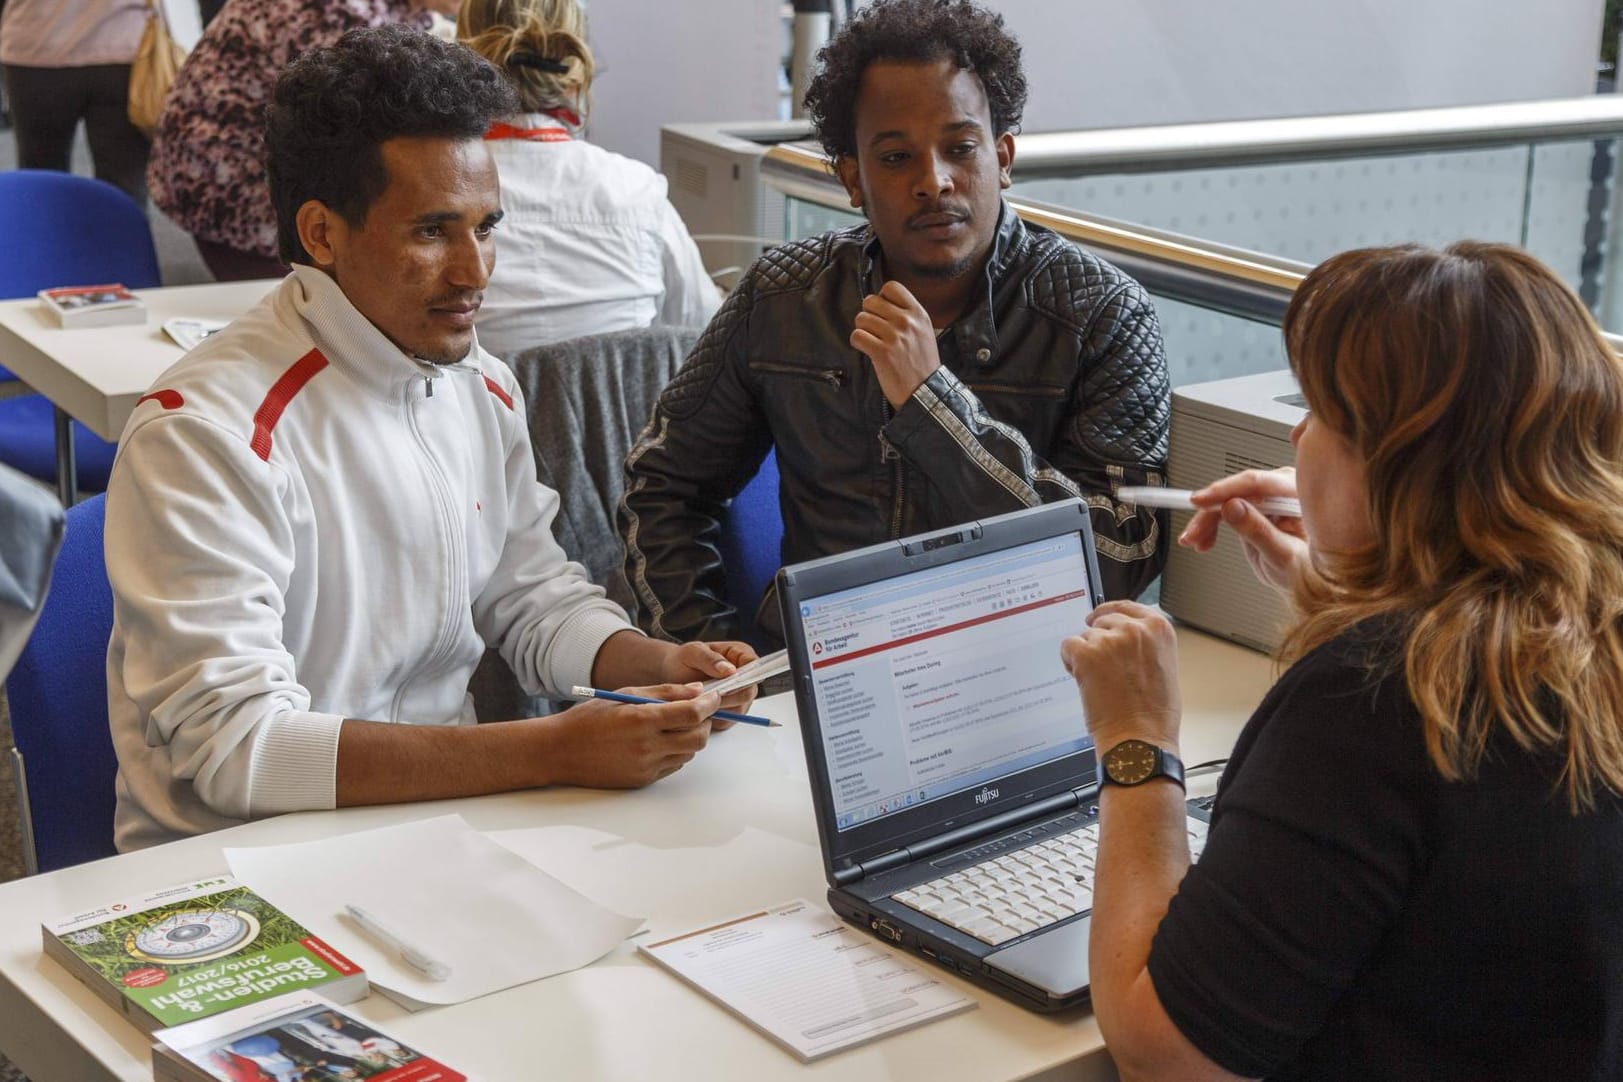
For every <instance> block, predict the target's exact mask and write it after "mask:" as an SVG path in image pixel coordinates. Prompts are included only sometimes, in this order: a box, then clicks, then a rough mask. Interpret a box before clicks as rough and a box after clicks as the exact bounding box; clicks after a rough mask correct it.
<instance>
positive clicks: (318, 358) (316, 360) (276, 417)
mask: <svg viewBox="0 0 1623 1082" xmlns="http://www.w3.org/2000/svg"><path fill="white" fill-rule="evenodd" d="M326 367H327V358H325V357H323V356H322V355H321V351H320V350H318V349H312V350H311V351H310V352H309V353H306V354H305V355H304V356H303V357H300V358H299V359H298V360H296V361H294V362H293V367H291V368H289V369H288V370H287V371H286V372H283V373H282V375H281V376H280V378H278V379H277V381H276V382H275V383H273V384H271V389H270V390H269V391H267V392H266V394H265V401H263V402H261V403H260V404H259V409H258V410H257V411H256V412H255V413H254V438H253V440H252V441H250V443H249V446H250V447H252V448H253V449H254V454H256V455H258V456H259V457H260V458H262V459H264V460H265V461H266V462H269V461H270V453H271V429H273V428H275V427H276V422H277V421H280V420H281V419H282V411H283V410H285V409H287V404H288V403H289V402H291V401H293V398H294V396H295V395H297V394H298V393H299V392H300V391H302V390H303V389H304V385H305V384H306V383H309V382H310V379H311V377H313V376H314V375H315V374H316V373H317V372H319V371H321V370H322V369H323V368H326Z"/></svg>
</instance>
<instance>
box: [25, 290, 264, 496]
mask: <svg viewBox="0 0 1623 1082" xmlns="http://www.w3.org/2000/svg"><path fill="white" fill-rule="evenodd" d="M276 285H277V282H276V280H274V279H264V280H261V281H252V282H215V283H211V284H209V285H200V286H174V287H170V288H166V289H137V290H135V294H136V296H138V297H140V298H141V300H142V302H143V303H145V304H146V306H147V319H146V324H145V325H144V326H139V325H135V324H126V325H125V326H122V327H75V328H73V329H64V328H61V327H58V326H56V325H55V323H54V322H53V321H52V320H51V318H50V317H49V316H47V315H46V314H45V311H44V308H43V306H42V305H41V304H40V302H39V300H38V299H37V298H34V297H26V298H23V299H21V300H11V301H0V363H3V364H4V365H5V366H6V367H7V368H9V369H11V370H12V371H13V372H15V373H16V374H17V376H18V378H19V379H21V380H22V381H23V382H24V383H26V384H28V385H29V386H30V387H32V388H33V389H34V390H36V391H38V392H39V393H40V394H42V395H44V396H45V397H46V398H47V399H49V400H50V402H51V404H52V405H53V406H55V407H56V410H57V427H58V430H59V433H60V432H61V431H65V429H66V425H67V418H68V417H72V418H74V419H75V420H77V421H79V422H81V423H82V424H83V425H84V426H85V427H86V428H88V429H90V431H92V432H94V433H95V434H96V435H98V436H100V437H101V438H102V439H104V440H109V441H111V442H115V443H116V442H117V441H118V437H119V435H120V434H121V433H122V432H123V431H124V422H125V421H127V420H129V416H130V411H131V410H133V409H134V408H135V403H136V400H137V399H139V398H140V397H141V396H142V395H143V394H145V393H146V390H147V388H148V387H150V386H151V385H152V383H153V381H154V380H156V379H157V378H158V377H159V376H161V375H162V374H163V373H164V371H165V370H166V369H168V367H169V366H170V365H172V364H174V363H175V362H176V361H178V360H180V358H181V354H182V351H181V348H180V347H179V346H177V345H175V343H174V342H172V341H171V340H170V339H169V336H168V335H166V334H164V333H163V325H164V323H165V322H166V321H168V320H171V319H202V320H218V321H222V322H225V321H229V320H233V319H235V318H237V317H238V316H240V315H242V313H244V312H246V311H247V310H248V309H250V308H252V307H253V306H254V305H255V304H257V303H258V302H259V301H260V299H261V298H263V297H264V296H265V295H266V294H267V293H269V292H270V291H271V290H272V289H274V288H276ZM67 449H68V452H69V454H68V455H66V456H64V453H63V442H62V438H61V436H60V434H59V436H58V440H57V473H58V487H59V489H60V488H64V485H63V481H64V476H65V479H66V481H67V482H72V480H73V465H72V462H71V461H64V458H65V457H66V458H68V459H71V450H72V444H71V443H69V444H68V445H67ZM71 488H72V485H71V484H69V485H68V486H67V487H66V488H65V489H64V491H63V492H62V495H63V501H62V502H63V503H71V502H72V500H71V498H69V497H70V496H71V494H72V493H71Z"/></svg>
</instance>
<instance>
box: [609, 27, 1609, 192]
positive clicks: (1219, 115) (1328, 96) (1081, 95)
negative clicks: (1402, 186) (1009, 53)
mask: <svg viewBox="0 0 1623 1082" xmlns="http://www.w3.org/2000/svg"><path fill="white" fill-rule="evenodd" d="M783 6H784V5H782V4H781V3H780V0H688V2H680V3H656V2H651V0H590V8H589V11H590V18H591V33H592V43H593V47H594V49H596V50H597V51H598V53H599V54H600V57H601V59H602V61H603V67H604V70H603V72H602V76H601V79H600V81H599V82H598V87H597V94H596V103H595V108H594V113H593V120H592V133H591V134H592V138H593V139H595V140H596V141H598V142H599V143H601V144H603V145H604V146H607V147H609V148H610V149H613V150H618V151H620V152H621V153H623V154H629V155H631V156H633V157H636V158H640V159H642V160H643V161H646V162H649V163H650V164H653V165H655V166H657V165H658V137H657V133H658V130H659V126H660V125H661V124H667V123H675V122H679V121H714V120H762V119H771V118H774V117H776V116H777V115H778V103H779V98H778V78H779V76H778V71H779V65H780V63H781V60H782V57H783V55H784V53H785V42H784V38H783V34H784V30H783V22H782V8H783ZM988 6H989V7H992V8H994V9H995V10H998V11H1001V12H1003V13H1004V14H1005V16H1006V17H1007V18H1008V21H1009V25H1010V27H1011V29H1012V30H1013V31H1014V32H1015V34H1016V36H1017V37H1018V38H1019V39H1020V41H1021V43H1022V45H1023V46H1024V50H1025V57H1026V70H1027V75H1028V77H1029V78H1030V81H1031V84H1032V94H1031V102H1030V105H1029V106H1028V108H1027V111H1026V124H1025V129H1026V130H1027V131H1052V130H1060V129H1065V128H1080V127H1115V126H1120V125H1130V124H1170V123H1180V122H1185V121H1199V120H1234V119H1242V118H1251V117H1265V116H1292V115H1305V114H1313V113H1335V112H1358V111H1363V110H1375V109H1403V108H1419V107H1423V106H1441V105H1465V104H1478V103H1483V102H1493V101H1514V100H1519V99H1525V98H1558V97H1571V96H1576V95H1582V94H1588V93H1591V92H1592V91H1593V89H1594V82H1595V71H1594V65H1595V59H1596V57H1597V55H1598V54H1599V42H1600V23H1601V12H1602V8H1603V6H1604V0H1497V2H1489V0H989V2H988Z"/></svg>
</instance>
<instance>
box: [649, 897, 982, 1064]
mask: <svg viewBox="0 0 1623 1082" xmlns="http://www.w3.org/2000/svg"><path fill="white" fill-rule="evenodd" d="M637 949H638V950H639V951H640V952H641V953H643V954H646V955H647V956H648V957H649V958H651V959H653V960H654V961H655V962H658V963H659V964H660V965H662V966H664V967H665V968H667V969H669V970H670V971H671V972H672V973H674V974H676V975H677V976H678V977H681V978H682V979H683V980H685V981H687V982H688V983H689V984H691V985H693V986H694V987H695V988H697V989H699V991H701V992H703V993H705V994H706V995H708V996H710V997H711V998H712V999H714V1000H716V1001H717V1002H718V1003H720V1004H721V1005H722V1006H724V1007H726V1008H727V1009H728V1010H730V1011H732V1012H733V1013H734V1014H736V1015H738V1017H740V1018H742V1019H743V1020H744V1021H746V1022H748V1023H749V1024H750V1025H752V1026H754V1027H755V1028H756V1029H758V1030H760V1031H761V1032H762V1033H764V1034H766V1035H767V1036H768V1037H771V1038H772V1039H773V1040H775V1041H777V1042H778V1043H779V1044H781V1045H782V1046H783V1047H784V1048H786V1049H788V1050H789V1051H790V1052H793V1053H794V1054H795V1055H796V1056H798V1057H799V1058H800V1059H801V1060H802V1061H806V1062H809V1061H811V1060H814V1059H818V1058H820V1057H822V1056H826V1055H828V1054H829V1053H831V1052H838V1051H840V1050H841V1049H845V1048H851V1047H853V1046H855V1045H859V1044H863V1043H865V1042H867V1041H871V1040H873V1039H875V1038H876V1037H883V1036H885V1035H887V1034H891V1033H897V1032H900V1031H901V1030H904V1029H911V1028H913V1027H914V1026H918V1025H922V1024H924V1023H925V1022H932V1021H934V1020H936V1019H938V1018H945V1017H947V1016H948V1015H953V1014H957V1013H958V1012H959V1011H964V1010H968V1009H969V1008H971V1007H973V1006H975V1000H974V999H972V998H970V997H969V996H966V995H964V994H963V993H962V992H960V991H958V990H957V989H955V988H953V987H950V986H949V985H947V984H946V983H945V982H944V981H942V980H941V979H939V978H938V977H937V976H936V975H935V974H933V973H927V972H925V971H923V970H921V969H919V968H917V967H915V966H913V965H911V964H910V963H909V962H908V961H907V960H906V959H905V958H904V957H903V956H902V955H900V954H898V953H896V952H895V951H893V950H891V949H890V948H889V947H886V946H885V945H883V944H881V943H879V942H877V941H876V940H874V939H873V938H872V937H870V936H867V935H864V934H863V933H862V932H860V931H859V930H857V929H856V928H853V927H851V926H850V925H848V924H846V923H845V922H844V921H842V920H840V919H839V918H838V917H836V916H835V915H834V914H832V913H830V912H829V911H828V910H827V909H824V908H822V907H821V906H814V905H812V904H811V903H810V902H806V901H793V902H787V903H785V904H783V905H778V906H773V907H771V908H769V909H765V910H761V911H759V912H756V913H750V914H748V915H746V916H742V917H739V918H737V919H735V920H730V921H726V922H724V923H722V924H717V925H713V926H711V927H708V928H700V929H698V930H696V931H692V932H687V933H685V934H683V935H679V936H674V937H672V938H670V939H665V940H661V941H660V942H658V943H642V944H638V948H637Z"/></svg>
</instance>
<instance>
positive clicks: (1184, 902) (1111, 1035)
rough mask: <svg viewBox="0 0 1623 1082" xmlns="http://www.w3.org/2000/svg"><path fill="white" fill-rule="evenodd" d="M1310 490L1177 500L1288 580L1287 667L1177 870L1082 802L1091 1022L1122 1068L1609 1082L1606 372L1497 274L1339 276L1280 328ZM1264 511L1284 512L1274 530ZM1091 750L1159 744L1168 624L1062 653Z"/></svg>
mask: <svg viewBox="0 0 1623 1082" xmlns="http://www.w3.org/2000/svg"><path fill="white" fill-rule="evenodd" d="M1285 342H1286V347H1287V351H1288V353H1289V355H1290V360H1291V367H1292V369H1293V370H1294V371H1295V373H1296V375H1297V378H1298V380H1299V382H1300V384H1301V388H1302V393H1303V396H1304V397H1305V399H1306V400H1307V404H1308V407H1309V409H1310V411H1311V412H1310V414H1309V416H1308V417H1307V418H1306V419H1305V420H1303V421H1302V423H1301V424H1299V425H1298V426H1297V427H1296V430H1295V432H1294V433H1293V434H1292V442H1293V443H1294V444H1295V446H1296V468H1295V471H1294V472H1293V471H1290V470H1282V471H1276V472H1269V473H1259V472H1249V473H1244V474H1239V475H1236V476H1234V477H1230V478H1227V479H1225V480H1223V481H1220V482H1218V483H1216V484H1214V485H1211V486H1209V487H1208V488H1206V489H1204V490H1202V491H1201V492H1199V493H1197V494H1196V504H1197V506H1198V507H1199V508H1200V510H1199V511H1198V512H1197V513H1196V515H1195V517H1194V519H1193V520H1192V521H1191V522H1190V524H1189V526H1188V528H1187V529H1186V530H1185V531H1184V534H1183V536H1182V538H1180V541H1181V543H1183V544H1187V545H1192V546H1193V547H1195V548H1197V549H1202V550H1203V549H1206V548H1209V547H1210V546H1211V544H1212V542H1213V540H1214V539H1215V536H1216V532H1217V530H1218V528H1219V523H1227V524H1228V525H1229V526H1230V527H1231V528H1233V529H1234V530H1235V531H1236V532H1237V533H1238V535H1239V536H1240V538H1241V539H1242V541H1243V542H1244V544H1245V545H1246V548H1247V553H1248V555H1249V556H1250V557H1251V560H1252V564H1253V566H1254V567H1255V568H1256V569H1257V570H1258V571H1259V573H1260V574H1261V575H1262V576H1263V577H1264V578H1265V579H1266V580H1268V581H1270V582H1273V583H1274V584H1276V585H1278V586H1280V587H1282V588H1284V589H1286V590H1287V591H1288V592H1289V594H1290V596H1291V598H1292V600H1293V602H1294V606H1295V610H1296V613H1297V617H1296V623H1295V625H1294V628H1293V630H1292V631H1291V633H1290V634H1289V636H1288V638H1287V642H1286V645H1285V648H1284V659H1285V660H1287V661H1290V662H1291V664H1290V667H1289V669H1288V670H1287V671H1286V672H1285V673H1284V674H1283V675H1282V676H1281V678H1280V680H1279V682H1278V684H1277V685H1276V686H1275V687H1274V688H1273V689H1272V690H1271V691H1270V692H1269V694H1268V696H1267V697H1266V698H1265V699H1264V700H1263V702H1262V705H1261V706H1260V707H1259V708H1258V710H1257V712H1256V714H1255V715H1254V716H1253V717H1252V719H1251V721H1250V722H1249V723H1248V725H1247V726H1246V729H1245V731H1244V732H1243V733H1242V734H1241V736H1240V739H1239V742H1238V743H1237V744H1236V747H1235V751H1234V756H1233V758H1232V759H1231V760H1230V762H1229V764H1228V767H1227V770H1226V772H1225V774H1224V778H1223V783H1222V786H1221V788H1220V790H1219V794H1218V797H1217V802H1216V805H1215V807H1214V809H1213V813H1214V814H1213V821H1212V826H1211V831H1210V835H1209V839H1208V842H1207V845H1206V849H1205V851H1204V853H1203V855H1202V856H1201V859H1200V861H1199V863H1198V864H1194V865H1193V866H1191V865H1190V862H1189V851H1188V848H1187V845H1186V843H1185V840H1184V828H1183V820H1184V809H1183V792H1182V791H1181V789H1180V788H1179V786H1178V785H1176V784H1171V783H1169V782H1168V781H1167V780H1165V779H1164V778H1157V779H1152V780H1150V781H1149V783H1148V784H1142V785H1131V786H1129V785H1121V784H1106V785H1104V786H1103V788H1102V790H1101V794H1100V810H1101V818H1102V825H1101V838H1100V851H1099V857H1098V873H1097V874H1098V890H1097V894H1096V897H1095V908H1094V914H1093V927H1092V932H1091V935H1092V944H1091V951H1090V956H1091V964H1092V979H1093V997H1094V1007H1095V1010H1096V1011H1097V1014H1098V1019H1099V1025H1100V1028H1101V1030H1102V1031H1103V1032H1104V1035H1105V1039H1106V1043H1107V1045H1108V1046H1109V1048H1110V1050H1111V1052H1112V1054H1113V1055H1114V1056H1115V1058H1116V1061H1117V1064H1118V1065H1119V1067H1120V1068H1121V1073H1122V1076H1123V1077H1124V1078H1128V1079H1137V1078H1157V1079H1160V1078H1165V1079H1173V1078H1176V1079H1231V1078H1237V1077H1261V1076H1266V1077H1268V1078H1271V1079H1297V1078H1300V1079H1315V1080H1324V1079H1341V1078H1347V1079H1353V1078H1357V1079H1377V1078H1379V1079H1383V1080H1384V1079H1400V1078H1415V1079H1422V1078H1423V1079H1428V1080H1434V1079H1462V1080H1463V1079H1471V1080H1473V1082H1478V1080H1483V1079H1518V1080H1519V1079H1526V1078H1534V1077H1537V1078H1572V1079H1580V1078H1581V1079H1616V1078H1620V1077H1623V800H1620V797H1619V794H1620V793H1623V720H1620V719H1623V368H1620V365H1619V362H1618V359H1617V358H1616V357H1615V356H1614V355H1613V353H1612V351H1611V350H1610V349H1609V348H1608V346H1607V345H1606V343H1605V341H1604V340H1603V339H1602V338H1601V337H1600V335H1599V333H1598V330H1597V328H1596V326H1595V324H1594V321H1593V320H1592V319H1591V318H1590V317H1589V314H1588V313H1587V312H1586V311H1585V310H1584V308H1583V305H1582V304H1581V303H1580V302H1579V301H1578V299H1577V298H1576V297H1575V296H1574V295H1573V294H1572V292H1571V291H1570V290H1568V289H1567V288H1566V286H1565V285H1563V284H1562V283H1561V282H1560V281H1559V280H1558V279H1557V278H1556V277H1555V276H1554V274H1552V273H1551V272H1550V270H1549V269H1548V268H1546V267H1544V266H1543V265H1542V264H1540V263H1538V262H1537V261H1536V260H1534V259H1533V258H1532V257H1531V256H1528V255H1527V254H1526V253H1524V252H1521V251H1518V250H1516V249H1513V248H1509V247H1505V246H1500V245H1488V244H1476V243H1461V244H1456V245H1454V246H1452V247H1450V248H1448V249H1446V250H1444V251H1440V252H1439V251H1432V250H1427V249H1423V248H1416V247H1400V248H1379V249H1369V250H1364V251H1355V252H1347V253H1344V254H1342V255H1338V256H1335V257H1334V258H1332V259H1330V260H1328V261H1326V262H1325V263H1324V264H1322V265H1321V266H1319V267H1318V268H1316V269H1315V270H1314V271H1313V272H1312V273H1310V274H1309V275H1308V276H1307V278H1306V279H1305V280H1304V281H1303V282H1302V284H1301V286H1300V287H1299V289H1298V290H1297V292H1296V296H1295V298H1294V299H1293V300H1292V302H1291V305H1290V308H1289V310H1288V312H1287V313H1286V316H1285ZM1264 496H1299V497H1300V499H1301V504H1302V516H1301V519H1300V520H1299V521H1298V520H1294V519H1269V518H1267V517H1265V516H1263V515H1262V514H1261V513H1260V512H1259V511H1258V510H1257V508H1256V506H1255V501H1257V500H1259V499H1261V498H1262V497H1264ZM1062 653H1063V656H1064V659H1065V662H1066V664H1067V666H1068V667H1069V668H1070V670H1071V672H1072V674H1073V675H1074V676H1075V677H1076V680H1077V683H1078V685H1079V686H1080V689H1081V695H1082V699H1083V707H1084V711H1085V713H1086V716H1087V724H1088V728H1089V730H1090V731H1091V732H1092V734H1093V736H1094V739H1095V741H1096V745H1097V747H1098V749H1099V752H1100V754H1101V756H1103V757H1105V758H1108V757H1109V753H1110V750H1111V749H1113V748H1115V747H1116V746H1117V745H1118V744H1119V743H1121V742H1122V741H1124V740H1129V739H1135V740H1142V741H1145V742H1148V743H1150V744H1153V745H1156V746H1158V747H1160V748H1161V749H1162V750H1163V752H1166V753H1172V754H1176V749H1177V743H1178V726H1179V719H1178V713H1179V705H1178V682H1177V673H1176V653H1175V649H1174V636H1173V632H1172V629H1171V626H1170V625H1169V624H1168V623H1167V621H1166V620H1165V618H1164V617H1162V616H1160V615H1159V614H1158V613H1156V612H1155V611H1154V610H1151V609H1147V608H1145V607H1144V606H1141V605H1135V604H1132V603H1130V602H1111V603H1107V604H1105V605H1101V606H1100V607H1099V608H1098V610H1096V612H1095V613H1094V614H1093V616H1091V617H1090V619H1089V626H1088V628H1087V629H1086V630H1085V631H1083V633H1082V634H1081V635H1079V636H1077V637H1074V638H1071V639H1067V640H1066V641H1065V643H1064V645H1063V647H1062Z"/></svg>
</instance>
